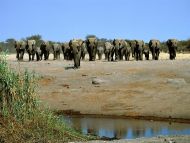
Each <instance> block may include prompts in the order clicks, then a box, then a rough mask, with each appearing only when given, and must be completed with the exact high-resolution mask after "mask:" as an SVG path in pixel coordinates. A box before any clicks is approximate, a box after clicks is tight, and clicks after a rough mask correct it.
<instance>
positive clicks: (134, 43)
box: [129, 40, 136, 57]
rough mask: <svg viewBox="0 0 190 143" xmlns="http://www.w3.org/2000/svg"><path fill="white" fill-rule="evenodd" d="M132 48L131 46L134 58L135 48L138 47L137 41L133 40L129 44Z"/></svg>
mask: <svg viewBox="0 0 190 143" xmlns="http://www.w3.org/2000/svg"><path fill="white" fill-rule="evenodd" d="M129 44H130V46H131V53H132V57H135V51H134V50H135V47H136V41H135V40H131V41H130V42H129Z"/></svg>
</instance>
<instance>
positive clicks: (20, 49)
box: [14, 41, 26, 61]
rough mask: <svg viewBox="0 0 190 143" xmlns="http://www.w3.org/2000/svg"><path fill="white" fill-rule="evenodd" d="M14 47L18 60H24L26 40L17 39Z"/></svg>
mask: <svg viewBox="0 0 190 143" xmlns="http://www.w3.org/2000/svg"><path fill="white" fill-rule="evenodd" d="M14 47H15V49H16V58H17V60H18V61H23V57H24V52H25V47H26V42H25V41H15V43H14Z"/></svg>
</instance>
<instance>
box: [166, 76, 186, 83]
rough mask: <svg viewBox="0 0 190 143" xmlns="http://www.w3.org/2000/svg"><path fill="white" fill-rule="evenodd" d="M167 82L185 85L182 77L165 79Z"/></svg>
mask: <svg viewBox="0 0 190 143" xmlns="http://www.w3.org/2000/svg"><path fill="white" fill-rule="evenodd" d="M166 82H167V83H170V84H174V85H185V84H186V81H185V80H184V79H183V78H174V79H167V81H166Z"/></svg>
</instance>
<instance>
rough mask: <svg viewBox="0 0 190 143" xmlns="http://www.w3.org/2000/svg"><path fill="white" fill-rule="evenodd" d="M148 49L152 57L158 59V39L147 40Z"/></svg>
mask: <svg viewBox="0 0 190 143" xmlns="http://www.w3.org/2000/svg"><path fill="white" fill-rule="evenodd" d="M149 49H150V51H151V53H152V59H153V60H158V59H159V54H160V41H159V40H156V39H151V40H150V41H149Z"/></svg>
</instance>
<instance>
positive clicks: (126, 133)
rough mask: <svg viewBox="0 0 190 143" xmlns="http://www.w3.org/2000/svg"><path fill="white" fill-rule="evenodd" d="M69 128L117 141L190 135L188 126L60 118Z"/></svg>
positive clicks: (126, 120)
mask: <svg viewBox="0 0 190 143" xmlns="http://www.w3.org/2000/svg"><path fill="white" fill-rule="evenodd" d="M62 118H63V119H64V120H65V121H66V122H67V123H68V124H69V125H70V126H71V127H73V128H75V129H77V130H80V131H81V132H82V133H84V134H94V135H97V136H99V137H109V138H117V139H133V138H139V137H153V136H158V135H190V124H183V123H172V124H170V123H167V122H158V121H155V122H152V121H145V120H131V119H108V118H89V117H85V118H76V117H74V118H72V117H62Z"/></svg>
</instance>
